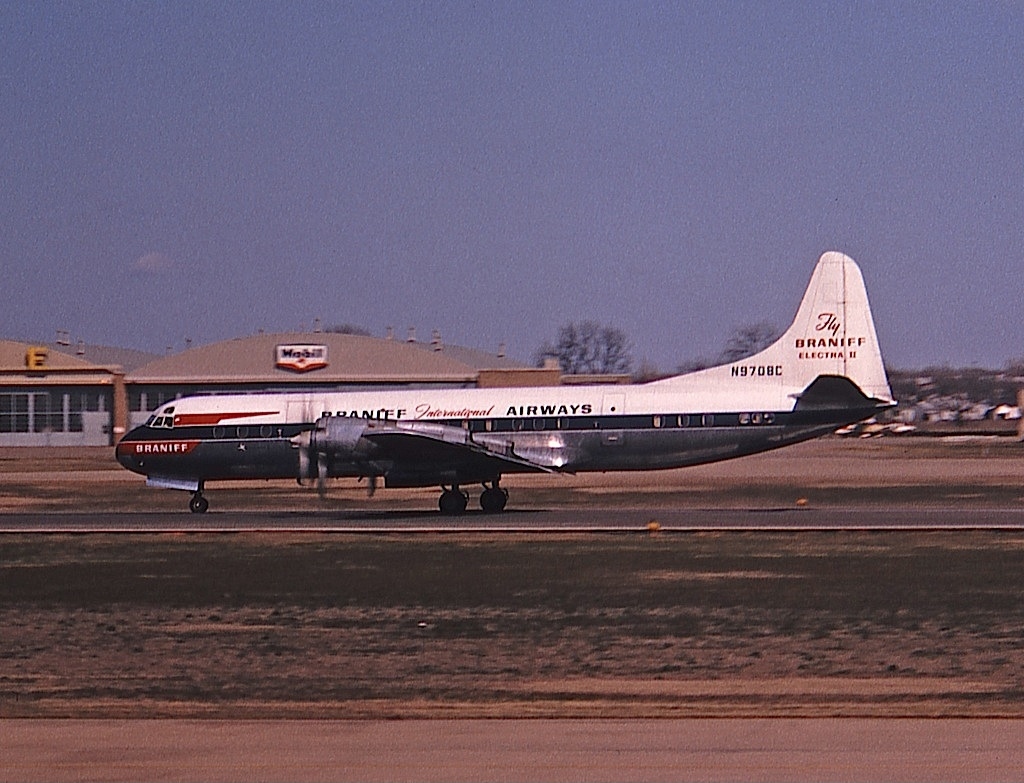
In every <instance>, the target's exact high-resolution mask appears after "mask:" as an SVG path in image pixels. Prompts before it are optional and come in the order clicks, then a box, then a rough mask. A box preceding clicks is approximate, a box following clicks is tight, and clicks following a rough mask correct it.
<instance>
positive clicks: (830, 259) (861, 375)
mask: <svg viewBox="0 0 1024 783" xmlns="http://www.w3.org/2000/svg"><path fill="white" fill-rule="evenodd" d="M759 356H765V357H766V359H772V360H774V358H773V357H776V356H777V357H778V360H779V362H781V364H782V366H783V368H784V372H785V374H786V375H788V378H787V379H786V385H787V386H790V385H795V386H798V387H804V386H807V385H808V384H810V383H811V382H812V381H814V379H815V378H817V377H818V376H821V375H840V376H843V377H845V378H849V379H850V380H851V381H853V382H854V383H855V384H857V386H859V387H860V389H861V391H863V392H864V393H865V394H866V395H867V396H868V397H874V398H876V399H879V400H891V399H892V391H891V390H890V389H889V380H888V378H887V377H886V374H885V366H884V364H883V363H882V351H881V349H880V347H879V345H878V335H877V334H876V333H875V322H874V319H873V318H872V317H871V306H870V305H869V304H868V292H867V288H866V287H865V286H864V278H863V277H862V276H861V273H860V268H859V267H858V266H857V264H856V263H855V262H854V260H853V259H852V258H850V257H849V256H846V255H843V254H842V253H836V252H829V253H825V254H824V255H822V257H821V258H820V259H819V260H818V264H817V266H815V267H814V272H813V274H812V275H811V282H810V283H809V284H808V286H807V292H806V293H805V294H804V298H803V300H802V301H801V302H800V308H799V309H798V310H797V313H796V318H795V319H794V320H793V323H792V324H791V325H790V327H789V329H787V330H786V332H785V334H783V335H782V337H781V338H779V340H778V341H776V342H775V343H774V344H773V345H771V346H769V347H768V348H767V349H765V351H763V352H762V354H759ZM748 361H751V360H748Z"/></svg>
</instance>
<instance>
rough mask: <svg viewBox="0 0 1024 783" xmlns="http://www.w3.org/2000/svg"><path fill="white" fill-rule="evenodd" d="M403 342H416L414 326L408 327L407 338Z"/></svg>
mask: <svg viewBox="0 0 1024 783" xmlns="http://www.w3.org/2000/svg"><path fill="white" fill-rule="evenodd" d="M405 341H406V342H407V343H414V342H416V327H415V326H410V327H409V336H408V337H406V338H405Z"/></svg>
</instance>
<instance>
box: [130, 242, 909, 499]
mask: <svg viewBox="0 0 1024 783" xmlns="http://www.w3.org/2000/svg"><path fill="white" fill-rule="evenodd" d="M892 404H893V402H892V399H891V392H890V391H889V386H888V381H887V379H886V377H885V371H884V368H883V366H882V360H881V353H880V351H879V349H878V344H877V337H876V335H875V330H874V324H873V321H872V318H871V314H870V309H869V308H868V304H867V295H866V292H865V291H864V287H863V281H862V279H861V276H860V271H859V269H858V268H857V266H856V264H854V262H853V261H852V260H850V259H849V258H847V257H846V256H843V255H841V254H838V253H827V254H825V255H824V256H823V257H822V259H821V260H820V261H819V263H818V265H817V267H816V268H815V272H814V274H813V275H812V278H811V283H810V285H809V287H808V291H807V294H806V295H805V297H804V300H803V302H802V303H801V306H800V309H799V311H798V313H797V317H796V319H795V321H794V323H793V325H792V326H791V327H790V328H789V329H788V330H787V331H786V333H785V334H784V335H783V337H781V338H780V339H779V340H778V341H777V342H776V343H774V344H773V345H772V346H770V347H769V348H767V349H765V350H764V351H762V352H761V353H759V354H757V355H755V356H753V357H750V358H748V359H744V360H742V361H738V362H734V363H732V364H727V365H723V366H720V367H713V368H710V369H707V370H702V371H699V372H696V373H691V374H687V375H680V376H675V377H672V378H667V379H665V380H661V381H655V382H651V383H646V384H632V385H612V386H609V385H595V386H556V387H532V388H501V389H458V390H385V391H372V392H334V393H328V392H323V393H315V392H302V393H259V394H242V395H238V394H234V395H211V396H203V397H187V398H182V399H178V400H175V401H173V402H169V403H167V404H166V405H164V406H162V407H161V408H160V409H158V410H157V411H156V412H155V413H154V415H153V416H152V417H151V418H150V419H149V420H148V421H147V423H146V424H145V425H143V426H141V427H137V428H135V429H133V430H132V431H131V432H129V433H128V434H127V435H126V436H125V438H124V439H123V440H122V441H121V442H120V443H119V444H118V445H117V458H118V460H119V461H120V462H121V464H122V465H124V466H125V467H126V468H128V469H130V470H133V471H136V472H138V473H142V474H144V475H146V476H147V477H149V480H150V483H152V484H154V485H157V486H165V487H172V488H178V489H186V490H189V491H191V492H193V503H192V508H193V510H194V511H202V510H205V509H206V505H207V504H206V501H205V499H204V498H203V497H202V490H203V485H204V483H205V482H206V481H214V480H222V479H244V478H297V479H299V480H300V481H301V480H304V479H310V480H323V479H326V478H328V477H346V476H347V477H361V478H363V477H365V478H370V479H371V480H372V481H373V482H374V483H375V482H376V481H377V480H378V479H379V480H382V481H383V483H384V486H385V487H419V486H441V487H442V488H444V493H443V494H442V497H441V503H440V505H441V508H442V510H445V511H450V512H458V511H461V510H463V509H464V508H465V493H463V492H461V490H459V487H460V486H462V485H466V486H469V485H473V484H483V485H484V486H485V490H484V493H483V495H482V496H481V505H482V506H483V507H484V508H485V509H487V510H492V511H497V510H500V509H501V508H503V507H504V503H505V499H506V497H507V494H506V493H505V492H504V490H501V489H499V485H498V482H499V481H500V478H501V476H502V475H503V474H507V473H518V472H552V473H575V472H584V471H618V470H654V469H663V468H675V467H682V466H687V465H696V464H701V463H707V462H714V461H718V460H723V459H729V458H732V457H739V456H743V455H747V454H754V453H757V452H762V451H766V450H769V449H774V448H778V447H781V446H785V445H788V444H792V443H796V442H799V441H803V440H807V439H809V438H813V437H816V436H818V435H821V434H824V433H828V432H832V431H834V430H836V429H837V428H839V427H842V426H845V425H847V424H851V423H854V422H857V421H862V420H864V419H866V418H869V417H871V416H874V415H875V414H876V413H877V412H879V411H880V410H882V409H885V408H888V407H890V406H891V405H892Z"/></svg>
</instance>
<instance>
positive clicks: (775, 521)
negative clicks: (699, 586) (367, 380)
mask: <svg viewBox="0 0 1024 783" xmlns="http://www.w3.org/2000/svg"><path fill="white" fill-rule="evenodd" d="M652 528H654V529H657V530H660V531H662V532H666V533H670V532H688V531H704V530H792V531H799V530H889V529H907V530H1001V529H1005V530H1019V529H1024V506H1021V507H1016V508H976V509H971V508H943V507H934V508H931V507H921V508H896V509H889V508H800V507H797V508H758V509H721V508H715V509H711V508H709V509H699V508H698V509H692V508H688V509H668V508H656V507H652V508H646V509H645V508H634V509H621V508H620V509H602V508H588V509H578V508H577V509H567V508H553V509H550V510H532V511H508V512H505V513H503V514H484V513H482V512H468V513H466V514H464V515H461V516H457V517H450V516H443V515H441V514H439V513H437V512H430V511H426V512H420V511H386V510H380V509H367V510H359V509H356V510H349V511H320V512H315V511H314V512H308V511H274V512H237V511H227V512H210V513H207V514H190V513H188V512H167V511H159V512H148V513H146V512H124V513H118V512H109V513H107V512H96V513H73V512H72V513H8V514H0V533H182V532H185V533H187V532H236V533H241V532H274V531H278V532H309V533H373V534H382V533H397V532H405V533H420V532H452V533H474V532H479V533H500V532H509V533H516V532H530V533H540V532H545V531H550V532H553V533H566V532H580V533H630V532H638V533H648V532H650V531H651V529H652Z"/></svg>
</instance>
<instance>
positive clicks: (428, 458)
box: [362, 421, 569, 473]
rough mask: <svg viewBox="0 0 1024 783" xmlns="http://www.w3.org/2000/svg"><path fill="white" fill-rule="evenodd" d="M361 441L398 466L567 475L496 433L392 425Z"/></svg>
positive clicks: (419, 423)
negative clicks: (483, 466) (481, 466)
mask: <svg viewBox="0 0 1024 783" xmlns="http://www.w3.org/2000/svg"><path fill="white" fill-rule="evenodd" d="M362 437H363V438H364V439H366V440H368V441H370V442H371V443H373V444H374V445H375V446H377V448H378V449H379V450H380V453H381V454H382V455H386V456H387V457H388V458H390V459H393V460H395V461H397V462H404V463H409V462H415V463H425V464H473V463H478V462H480V461H485V462H487V463H489V464H491V465H494V464H495V463H497V467H498V472H500V471H501V470H502V468H503V467H504V469H506V470H508V469H510V468H517V469H519V470H522V469H524V468H525V469H527V470H530V471H539V472H543V473H563V472H569V471H564V470H561V469H560V468H559V467H558V465H557V464H545V460H544V459H543V456H542V455H536V456H535V455H532V454H531V455H530V456H529V457H527V456H522V455H520V454H517V453H516V451H515V445H514V443H513V441H512V439H511V438H508V437H505V436H503V435H501V434H498V433H486V434H485V433H478V434H477V435H476V436H475V437H473V436H471V435H470V433H469V432H467V431H466V430H464V429H462V428H461V427H451V426H448V425H445V424H433V423H430V422H422V421H413V422H404V421H403V422H395V423H392V424H390V425H389V426H385V427H381V426H379V425H377V426H374V427H372V428H370V429H367V430H366V431H365V432H363V435H362Z"/></svg>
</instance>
